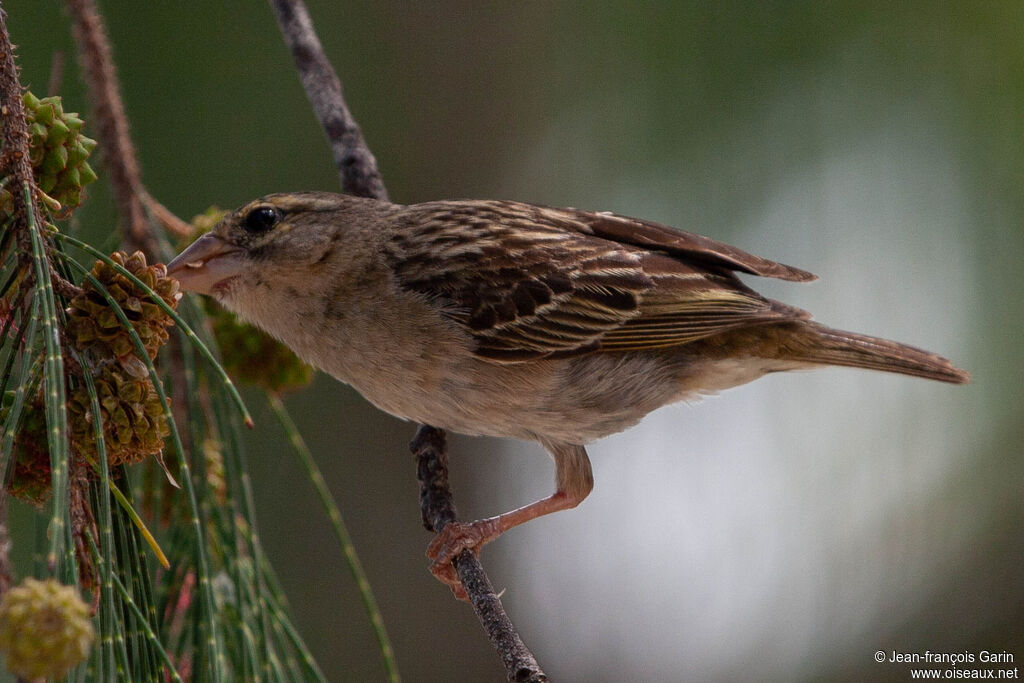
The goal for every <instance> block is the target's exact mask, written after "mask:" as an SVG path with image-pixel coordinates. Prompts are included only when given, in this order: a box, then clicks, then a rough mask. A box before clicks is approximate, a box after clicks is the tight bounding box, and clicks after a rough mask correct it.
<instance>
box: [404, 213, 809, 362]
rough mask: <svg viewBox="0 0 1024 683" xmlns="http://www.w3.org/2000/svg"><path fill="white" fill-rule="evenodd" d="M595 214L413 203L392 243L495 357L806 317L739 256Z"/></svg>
mask: <svg viewBox="0 0 1024 683" xmlns="http://www.w3.org/2000/svg"><path fill="white" fill-rule="evenodd" d="M595 215H597V214H586V213H584V212H574V211H572V210H565V209H547V208H544V207H538V206H533V205H529V204H519V203H515V202H484V201H480V202H476V201H464V202H435V203H429V204H418V205H413V206H409V207H406V209H405V210H404V212H403V217H404V219H405V220H404V221H403V223H404V227H403V228H402V229H400V230H399V231H397V232H396V234H395V235H394V237H393V238H392V240H391V243H390V245H389V249H388V255H389V257H390V261H391V266H392V268H393V269H394V272H395V274H396V276H397V277H398V279H399V281H400V282H401V284H402V285H403V286H404V287H406V288H407V289H409V290H411V291H415V292H418V293H420V294H422V295H424V296H425V297H427V298H429V299H430V300H431V301H433V302H435V303H436V304H437V305H438V306H439V308H440V309H441V310H442V311H443V313H444V314H445V315H447V316H448V317H449V318H451V319H452V320H454V321H456V322H458V323H459V324H460V325H463V326H465V328H466V329H467V331H468V332H469V333H470V334H471V335H472V336H473V338H474V339H475V340H476V343H477V348H476V353H477V354H478V355H480V356H482V357H485V358H489V359H493V360H497V361H504V362H516V361H522V360H529V359H535V358H543V357H546V356H552V355H558V356H564V355H573V354H579V353H587V352H591V351H595V350H599V349H607V350H615V351H626V350H636V349H648V348H656V347H663V346H672V345H677V344H684V343H687V342H690V341H693V340H695V339H700V338H703V337H707V336H710V335H713V334H716V333H719V332H722V331H724V330H727V329H733V328H736V327H743V326H749V325H755V324H761V323H765V322H771V321H778V320H782V319H792V318H794V317H803V316H802V315H800V314H799V312H796V311H795V309H790V308H788V307H784V306H781V305H779V304H774V303H773V302H770V301H768V300H766V299H764V298H762V297H761V296H759V295H758V294H756V293H755V292H753V291H751V290H750V289H748V288H746V287H745V286H744V285H743V284H742V283H740V282H739V281H738V280H737V279H736V278H735V277H734V276H733V275H732V274H731V273H730V272H729V270H728V269H733V268H737V267H738V266H737V265H735V264H733V263H732V262H731V261H730V262H729V265H724V264H723V263H721V262H716V261H714V258H713V257H712V256H707V255H705V256H702V257H700V258H697V259H693V258H687V257H685V256H684V255H683V254H684V250H683V249H681V248H678V247H677V248H675V249H674V251H675V252H676V253H673V254H672V256H669V255H667V254H665V253H657V252H655V251H649V250H648V249H646V248H643V247H641V246H639V245H636V244H632V243H629V242H625V243H624V242H619V241H615V240H612V239H608V238H603V237H598V236H596V235H595V234H594V232H593V231H592V230H591V229H590V228H589V227H588V224H587V223H585V222H583V220H582V219H581V220H577V217H578V216H579V217H582V218H591V217H592V216H595ZM665 230H669V229H668V228H665ZM606 233H607V231H606ZM708 243H710V244H714V245H717V244H718V243H713V242H711V241H710V240H708ZM705 246H707V245H705ZM721 246H723V247H725V246H727V245H721ZM707 248H708V249H710V247H707ZM694 249H696V248H694ZM735 252H736V254H738V255H741V256H742V255H743V254H744V252H740V251H739V250H735ZM709 253H710V252H709ZM746 256H747V257H749V259H756V258H757V257H753V256H750V255H746ZM724 258H725V257H722V259H724ZM737 258H738V256H737ZM722 259H720V261H721V260H722ZM765 263H771V262H770V261H766V262H765ZM751 267H752V266H750V265H747V266H744V270H746V269H748V268H751ZM780 267H781V268H787V267H785V266H780ZM762 270H766V268H762ZM794 270H795V269H794ZM796 272H798V273H802V271H796ZM793 279H796V278H793Z"/></svg>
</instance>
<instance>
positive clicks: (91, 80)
mask: <svg viewBox="0 0 1024 683" xmlns="http://www.w3.org/2000/svg"><path fill="white" fill-rule="evenodd" d="M67 6H68V10H69V11H70V13H71V20H72V23H73V24H74V33H75V40H76V41H77V43H78V59H79V62H80V63H81V67H82V73H83V75H84V77H85V82H86V84H87V85H88V87H89V95H90V97H91V99H92V104H93V109H94V110H95V111H94V114H95V116H94V118H95V120H96V125H97V133H98V135H97V137H98V138H99V142H100V145H99V146H100V149H101V150H102V151H103V160H104V162H105V163H106V167H107V171H108V172H109V173H110V184H111V187H112V189H113V193H114V200H115V202H116V203H117V210H118V213H119V214H120V216H121V223H122V229H123V230H124V242H125V246H126V248H127V249H128V250H129V251H134V250H136V249H141V250H142V251H143V252H144V253H145V254H146V257H147V258H148V259H151V260H154V259H156V258H157V257H158V255H159V253H160V252H159V250H158V249H157V243H156V238H155V236H154V235H152V234H151V233H150V231H149V229H148V227H147V225H146V215H145V212H144V211H143V207H142V201H141V199H140V197H141V195H142V193H143V188H142V176H141V174H140V172H139V161H138V158H137V157H136V154H135V146H134V145H133V144H132V138H131V133H130V132H129V130H128V117H127V115H126V114H125V111H124V101H123V100H122V99H121V86H120V83H119V82H118V80H117V69H116V68H115V67H114V60H113V57H112V56H111V49H110V39H109V38H108V37H107V30H106V27H105V26H104V24H103V17H102V16H101V15H100V12H99V10H98V9H97V7H96V3H95V2H93V0H67Z"/></svg>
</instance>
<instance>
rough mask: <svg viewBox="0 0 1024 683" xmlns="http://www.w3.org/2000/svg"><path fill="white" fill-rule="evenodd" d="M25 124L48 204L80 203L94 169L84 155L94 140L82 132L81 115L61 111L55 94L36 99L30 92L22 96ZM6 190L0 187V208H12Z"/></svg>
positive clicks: (68, 207)
mask: <svg viewBox="0 0 1024 683" xmlns="http://www.w3.org/2000/svg"><path fill="white" fill-rule="evenodd" d="M22 102H23V103H24V105H25V120H26V123H27V124H28V131H29V135H30V136H31V140H30V141H29V160H30V161H31V162H32V169H33V171H34V172H35V176H36V185H37V186H38V187H39V189H40V190H42V191H43V192H44V193H45V194H46V195H48V197H47V198H44V199H51V200H56V202H58V204H53V203H52V202H50V201H48V202H46V203H47V204H48V205H49V206H50V208H52V209H55V210H58V209H60V210H63V211H65V212H66V213H70V211H71V209H74V208H75V207H77V206H79V205H80V204H81V203H82V188H83V187H85V186H86V185H88V184H89V183H91V182H93V181H94V180H96V173H95V172H94V171H93V170H92V167H90V166H89V163H88V161H87V159H88V158H89V155H90V154H92V151H93V149H94V148H95V147H96V141H95V140H93V139H91V138H87V137H86V136H84V135H82V119H80V118H78V115H77V114H75V113H72V112H65V111H64V107H63V105H62V104H61V99H60V98H59V97H44V98H43V99H39V98H38V97H36V96H35V95H33V94H32V93H30V92H26V93H25V95H24V96H23V97H22ZM13 202H14V200H13V197H12V196H11V193H10V191H9V190H7V189H4V190H0V211H3V212H6V213H7V214H10V213H12V212H13V211H14V203H13Z"/></svg>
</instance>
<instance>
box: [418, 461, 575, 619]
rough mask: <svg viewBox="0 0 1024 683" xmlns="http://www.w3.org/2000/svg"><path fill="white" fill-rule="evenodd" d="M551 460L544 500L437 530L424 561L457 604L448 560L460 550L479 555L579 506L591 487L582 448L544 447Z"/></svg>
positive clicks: (458, 587)
mask: <svg viewBox="0 0 1024 683" xmlns="http://www.w3.org/2000/svg"><path fill="white" fill-rule="evenodd" d="M547 447H548V451H549V452H550V453H551V455H552V457H553V458H554V459H555V474H556V483H557V490H556V491H555V493H553V494H552V495H550V496H548V497H547V498H543V499H541V500H538V501H536V502H533V503H530V504H529V505H524V506H523V507H521V508H517V509H515V510H511V511H509V512H505V513H502V514H500V515H498V516H496V517H488V518H487V519H479V520H477V521H475V522H451V523H449V524H447V525H446V526H445V527H444V529H442V530H441V533H439V534H438V535H437V536H436V537H435V538H434V540H433V541H431V543H430V545H429V546H428V547H427V557H429V558H430V559H431V560H433V562H432V563H431V565H430V571H431V572H432V573H433V574H434V576H436V577H437V578H438V580H440V581H441V582H442V583H444V584H446V585H448V586H449V587H450V588H451V589H452V592H453V593H454V594H455V597H457V598H458V599H460V600H466V599H467V597H466V591H465V590H464V589H463V588H462V582H461V581H460V580H459V576H458V574H457V573H456V571H455V567H454V566H452V560H453V559H455V556H456V555H458V554H459V553H461V552H462V551H463V550H472V551H473V552H480V548H481V547H482V546H484V545H485V544H487V543H490V542H491V541H493V540H494V539H496V538H497V537H498V536H501V535H502V534H503V533H505V532H506V531H508V530H509V529H511V528H513V527H517V526H519V525H520V524H524V523H526V522H529V521H530V520H531V519H536V518H538V517H542V516H544V515H548V514H551V513H552V512H558V511H559V510H567V509H569V508H574V507H576V506H577V505H579V504H580V503H581V502H582V501H583V499H584V498H586V497H587V494H589V493H590V491H591V489H592V488H593V486H594V478H593V475H592V473H591V471H590V459H589V458H588V457H587V452H586V450H584V448H583V446H575V445H568V444H547Z"/></svg>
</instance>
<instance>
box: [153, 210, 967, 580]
mask: <svg viewBox="0 0 1024 683" xmlns="http://www.w3.org/2000/svg"><path fill="white" fill-rule="evenodd" d="M736 272H740V273H747V274H752V275H760V276H764V277H774V278H780V279H783V280H793V281H796V282H807V281H810V280H813V279H815V276H814V275H812V274H810V273H808V272H806V271H803V270H799V269H797V268H793V267H790V266H786V265H782V264H781V263H775V262H773V261H769V260H767V259H763V258H760V257H757V256H753V255H752V254H748V253H746V252H744V251H741V250H739V249H737V248H735V247H731V246H729V245H727V244H723V243H721V242H716V241H714V240H711V239H709V238H707V237H702V236H700V235H695V234H691V233H687V232H682V231H679V230H674V229H672V228H669V227H667V226H664V225H659V224H657V223H652V222H649V221H643V220H639V219H636V218H628V217H625V216H618V215H615V214H610V213H592V212H589V211H579V210H577V209H556V208H549V207H543V206H534V205H531V204H522V203H518V202H507V201H473V200H470V201H439V202H428V203H424V204H413V205H410V206H402V205H398V204H391V203H388V202H382V201H377V200H373V199H360V198H356V197H349V196H344V195H338V194H329V193H325V192H299V193H294V194H274V195H268V196H266V197H264V198H262V199H258V200H256V201H254V202H250V203H249V204H246V205H245V206H243V207H241V208H239V209H238V210H236V211H234V212H232V213H230V214H228V215H227V216H226V217H225V218H224V220H223V221H221V222H220V223H219V224H218V225H217V226H216V227H215V228H214V229H213V230H212V231H211V232H210V233H208V234H206V235H204V236H203V237H201V238H200V239H199V240H198V241H196V242H195V243H194V244H192V245H191V246H190V247H188V248H187V249H186V250H185V251H184V252H182V253H181V254H180V255H179V256H178V257H177V258H176V259H174V260H173V261H172V262H171V263H170V264H169V266H168V273H169V274H170V275H172V276H174V277H176V278H178V280H180V282H181V287H182V289H184V290H186V291H193V292H199V293H201V294H209V295H211V296H213V297H214V298H216V299H217V301H218V302H220V303H221V304H223V305H224V306H226V307H227V308H228V309H230V310H232V311H234V312H235V313H237V314H238V315H239V316H241V317H242V318H243V319H244V320H247V321H249V322H251V323H254V324H256V325H259V326H260V327H262V328H263V329H265V330H267V331H268V332H269V333H271V334H273V335H274V336H276V337H278V338H279V339H280V340H281V341H283V342H284V343H285V344H287V345H288V346H290V347H291V348H292V349H294V350H295V352H296V353H298V355H299V356H300V357H302V358H303V359H304V360H306V361H307V362H309V363H311V364H312V365H314V366H316V367H319V368H321V369H323V370H324V371H326V372H328V373H330V374H331V375H334V376H335V377H337V378H338V379H340V380H341V381H343V382H346V383H348V384H351V385H352V386H353V387H355V388H356V389H357V390H358V391H359V392H360V393H361V394H362V395H363V396H364V397H366V398H367V399H368V400H369V401H370V402H372V403H373V404H374V405H376V406H377V407H379V408H381V409H382V410H385V411H387V412H389V413H391V414H392V415H396V416H398V417H402V418H405V419H408V420H414V421H416V422H421V423H425V424H431V425H435V426H438V427H443V428H445V429H450V430H452V431H456V432H461V433H463V434H485V435H490V436H500V437H514V438H519V439H527V440H530V441H536V442H538V443H540V444H541V445H542V446H544V448H546V449H547V451H548V452H549V453H550V454H551V456H552V457H553V458H554V461H555V468H556V482H555V483H556V489H555V493H554V494H552V495H551V496H549V497H547V498H544V499H542V500H539V501H536V502H534V503H531V504H529V505H526V506H524V507H521V508H518V509H516V510H512V511H510V512H506V513H504V514H501V515H498V516H496V517H490V518H488V519H483V520H478V521H475V522H471V523H460V524H449V525H448V526H446V527H445V529H444V531H443V532H442V533H441V534H439V535H438V537H437V538H435V539H434V541H433V543H431V545H430V547H429V549H428V551H427V554H428V556H429V557H431V559H433V561H434V562H433V566H432V571H433V572H434V574H435V575H436V576H438V578H440V579H441V580H442V581H445V582H446V583H447V584H449V585H450V586H452V588H453V590H455V592H456V594H457V595H460V596H462V595H464V593H462V592H461V590H462V589H461V586H460V585H459V582H458V578H457V576H456V575H455V572H454V570H453V568H452V566H451V560H452V558H454V557H455V555H457V554H458V553H459V552H461V551H462V550H463V549H465V548H473V549H479V548H480V547H481V546H482V545H483V544H485V543H488V542H490V541H492V540H494V539H495V538H497V537H498V536H499V535H501V534H502V533H503V532H505V531H507V530H509V529H511V528H512V527H514V526H517V525H519V524H522V523H524V522H527V521H529V520H531V519H534V518H536V517H540V516H541V515H546V514H548V513H551V512H555V511H557V510H564V509H567V508H571V507H575V506H576V505H578V504H579V503H580V502H581V501H582V500H583V499H584V498H585V497H586V496H587V494H588V493H590V490H591V488H592V486H593V478H592V475H591V470H590V461H589V460H588V458H587V452H586V450H584V444H587V443H589V442H591V441H593V440H595V439H599V438H601V437H603V436H606V435H608V434H613V433H615V432H619V431H621V430H623V429H626V428H627V427H630V426H632V425H634V424H636V423H637V422H639V421H640V419H641V418H643V417H644V416H645V415H646V414H647V413H649V412H651V411H652V410H654V409H656V408H658V407H660V406H663V405H665V404H667V403H673V402H675V401H680V400H683V399H695V398H698V397H700V396H701V395H705V394H709V393H714V392H717V391H721V390H723V389H727V388H729V387H733V386H737V385H739V384H744V383H746V382H749V381H751V380H754V379H757V378H758V377H761V376H762V375H764V374H766V373H769V372H778V371H782V370H796V369H800V368H808V367H813V366H816V365H846V366H853V367H859V368H870V369H873V370H885V371H889V372H898V373H903V374H907V375H915V376H918V377H925V378H928V379H936V380H940V381H943V382H952V383H957V384H959V383H964V382H966V381H967V380H968V375H967V373H966V372H964V371H963V370H959V369H957V368H956V367H954V366H953V365H952V363H950V362H949V361H948V360H946V359H945V358H942V357H940V356H938V355H935V354H933V353H929V352H927V351H923V350H921V349H916V348H914V347H911V346H906V345H904V344H899V343H896V342H892V341H887V340H884V339H878V338H875V337H868V336H864V335H860V334H854V333H851V332H842V331H839V330H834V329H832V328H829V327H825V326H823V325H820V324H818V323H815V322H811V320H810V315H809V314H808V313H806V312H804V311H802V310H800V309H797V308H793V307H792V306H787V305H786V304H782V303H779V302H777V301H772V300H770V299H766V298H764V297H762V296H761V295H759V294H757V293H756V292H755V291H753V290H752V289H750V288H749V287H747V286H746V285H745V284H743V283H742V282H741V281H740V280H739V279H738V278H737V277H736V275H735V273H736Z"/></svg>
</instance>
